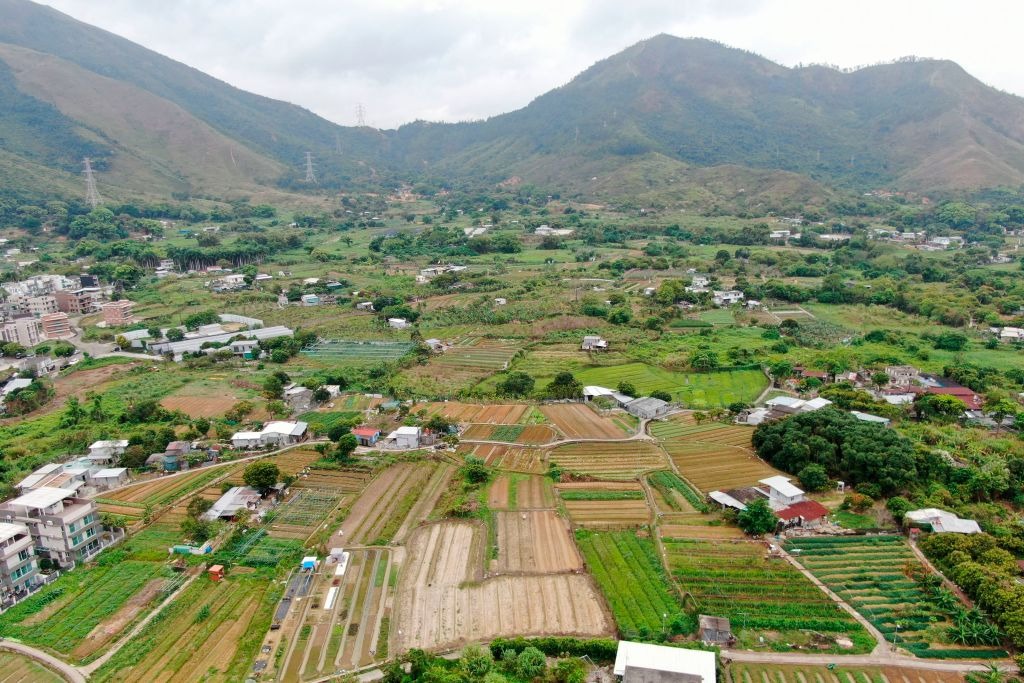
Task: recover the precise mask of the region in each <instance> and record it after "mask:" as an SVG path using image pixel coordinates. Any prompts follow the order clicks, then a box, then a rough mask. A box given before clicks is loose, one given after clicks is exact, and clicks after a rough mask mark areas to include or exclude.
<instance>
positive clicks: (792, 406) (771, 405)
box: [764, 396, 806, 415]
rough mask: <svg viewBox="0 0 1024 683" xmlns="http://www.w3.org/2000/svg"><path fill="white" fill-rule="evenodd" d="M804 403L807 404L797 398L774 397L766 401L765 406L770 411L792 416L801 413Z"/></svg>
mask: <svg viewBox="0 0 1024 683" xmlns="http://www.w3.org/2000/svg"><path fill="white" fill-rule="evenodd" d="M804 403H806V401H804V400H803V399H802V398H796V397H795V396H773V397H772V398H770V399H768V400H767V401H765V402H764V405H765V407H766V408H768V409H769V410H773V411H778V412H780V413H786V414H788V415H792V414H795V413H799V412H800V409H801V408H802V407H803V405H804Z"/></svg>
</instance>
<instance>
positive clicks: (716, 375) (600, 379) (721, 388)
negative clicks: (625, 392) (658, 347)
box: [576, 363, 768, 408]
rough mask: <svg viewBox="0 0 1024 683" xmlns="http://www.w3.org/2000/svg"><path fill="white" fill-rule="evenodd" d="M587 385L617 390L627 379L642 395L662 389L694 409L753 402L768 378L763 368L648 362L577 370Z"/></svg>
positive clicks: (580, 378) (578, 375)
mask: <svg viewBox="0 0 1024 683" xmlns="http://www.w3.org/2000/svg"><path fill="white" fill-rule="evenodd" d="M576 378H577V379H578V380H579V381H580V382H582V383H583V384H584V385H588V384H596V385H598V386H603V387H609V388H611V389H614V388H615V387H616V386H618V384H619V382H622V381H626V382H629V383H631V384H633V386H635V387H636V388H637V390H638V391H639V393H641V394H649V393H651V392H652V391H656V390H659V389H660V390H662V391H667V392H669V393H670V394H672V398H673V399H675V400H677V401H681V402H682V403H684V404H685V405H686V406H687V407H691V408H714V407H719V406H727V405H729V404H730V403H733V402H735V401H744V402H747V403H749V402H751V401H753V400H754V399H755V398H757V395H758V394H760V393H761V391H763V390H764V388H765V386H767V384H768V380H767V379H766V378H765V376H764V375H763V374H762V373H761V372H760V371H759V370H729V371H724V372H709V373H693V372H672V371H670V370H663V369H661V368H658V367H654V366H652V365H646V364H644V363H625V364H623V365H612V366H602V367H590V368H586V369H583V370H580V371H579V372H577V373H576Z"/></svg>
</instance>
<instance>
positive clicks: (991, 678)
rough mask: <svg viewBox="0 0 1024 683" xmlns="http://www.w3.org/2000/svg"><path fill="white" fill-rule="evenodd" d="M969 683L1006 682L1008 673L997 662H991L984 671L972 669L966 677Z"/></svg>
mask: <svg viewBox="0 0 1024 683" xmlns="http://www.w3.org/2000/svg"><path fill="white" fill-rule="evenodd" d="M964 680H965V681H967V683H1004V681H1006V680H1007V678H1006V675H1005V674H1004V673H1003V672H1002V671H1000V670H999V667H998V666H996V665H995V664H989V665H988V668H987V669H985V670H984V671H972V672H971V673H969V674H967V676H966V677H965V679H964Z"/></svg>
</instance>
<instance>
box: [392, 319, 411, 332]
mask: <svg viewBox="0 0 1024 683" xmlns="http://www.w3.org/2000/svg"><path fill="white" fill-rule="evenodd" d="M388 327H390V328H391V329H393V330H404V329H405V328H407V327H409V321H408V320H406V319H405V318H388Z"/></svg>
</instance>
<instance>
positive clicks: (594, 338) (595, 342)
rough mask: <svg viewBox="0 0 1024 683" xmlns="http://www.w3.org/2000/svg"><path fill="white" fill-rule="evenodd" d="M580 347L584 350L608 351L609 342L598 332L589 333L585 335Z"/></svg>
mask: <svg viewBox="0 0 1024 683" xmlns="http://www.w3.org/2000/svg"><path fill="white" fill-rule="evenodd" d="M580 348H581V349H583V350H584V351H607V350H608V342H607V341H605V340H604V339H602V338H601V337H599V336H598V335H596V334H588V335H585V336H584V337H583V343H582V344H581V345H580Z"/></svg>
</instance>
